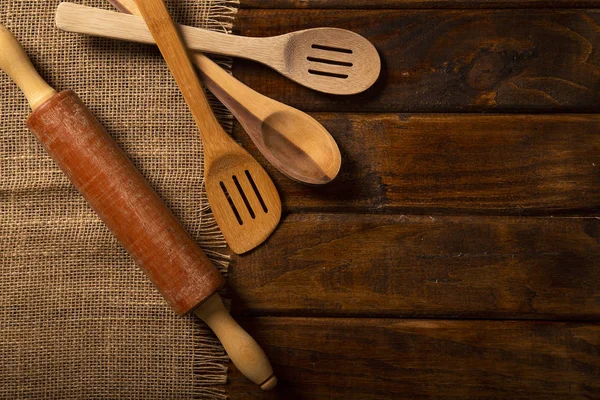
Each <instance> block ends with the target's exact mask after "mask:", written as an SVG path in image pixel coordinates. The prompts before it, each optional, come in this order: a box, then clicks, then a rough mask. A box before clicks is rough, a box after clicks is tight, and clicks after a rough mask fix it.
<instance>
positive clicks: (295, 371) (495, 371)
mask: <svg viewBox="0 0 600 400" xmlns="http://www.w3.org/2000/svg"><path fill="white" fill-rule="evenodd" d="M242 324H243V325H244V326H245V327H246V328H247V329H248V330H249V331H250V332H251V333H252V334H253V335H254V336H255V337H256V338H257V339H258V341H259V342H260V343H261V344H262V345H263V346H264V348H265V350H266V352H267V354H268V356H269V357H270V359H271V361H272V362H273V364H274V368H275V372H276V374H277V375H278V377H279V380H280V384H279V386H278V387H277V388H276V389H275V391H274V392H270V393H262V392H260V391H259V390H257V388H256V386H255V385H252V383H250V382H248V380H247V379H245V378H243V377H241V376H240V374H239V372H237V371H236V370H235V369H234V370H233V371H231V373H230V375H229V383H228V386H227V387H226V388H227V392H228V395H229V396H230V397H231V398H232V399H238V398H243V399H286V400H287V399H303V400H308V399H319V400H323V399H344V400H353V399H357V400H358V399H360V400H364V399H371V400H375V399H381V400H389V399H425V398H427V399H432V398H435V399H513V400H515V399H524V400H531V399H597V398H600V379H598V377H599V376H600V326H599V325H595V324H583V323H549V322H528V321H522V322H514V321H497V322H492V321H438V320H396V319H383V320H382V319H303V318H257V319H253V320H246V321H242Z"/></svg>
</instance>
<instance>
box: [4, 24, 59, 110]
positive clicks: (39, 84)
mask: <svg viewBox="0 0 600 400" xmlns="http://www.w3.org/2000/svg"><path fill="white" fill-rule="evenodd" d="M0 69H1V70H3V71H4V72H6V74H7V75H8V76H9V77H10V78H11V79H12V80H13V81H14V82H15V83H16V84H17V85H18V86H19V88H20V89H21V91H23V93H24V94H25V97H27V100H28V101H29V105H30V106H31V109H32V110H35V109H36V108H38V107H39V106H40V105H41V104H42V103H44V102H45V101H46V100H48V99H50V98H51V97H52V96H54V95H55V94H56V91H55V90H54V89H52V88H51V87H50V85H48V84H47V83H46V82H45V81H44V80H43V79H42V77H41V76H40V75H39V74H38V73H37V71H36V70H35V68H34V67H33V65H32V64H31V61H30V60H29V57H27V54H26V53H25V50H23V47H21V44H20V43H19V42H18V41H17V39H16V38H15V37H14V36H13V34H12V33H11V32H10V31H9V30H8V29H6V28H5V27H4V26H2V25H0Z"/></svg>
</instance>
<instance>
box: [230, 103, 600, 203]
mask: <svg viewBox="0 0 600 400" xmlns="http://www.w3.org/2000/svg"><path fill="white" fill-rule="evenodd" d="M314 116H315V118H316V119H317V120H318V121H319V122H321V123H322V124H323V125H324V126H325V128H327V129H328V130H329V132H331V134H332V135H333V137H334V138H335V139H336V141H337V143H338V145H339V147H340V149H341V152H342V169H341V171H340V174H339V176H338V177H337V178H336V180H335V181H333V182H332V183H330V184H328V185H326V186H324V187H318V188H315V187H307V186H305V185H301V184H298V183H294V182H292V181H290V180H289V179H287V178H285V177H284V176H283V175H281V174H280V173H278V172H277V171H276V170H275V169H274V168H272V167H270V166H267V168H268V170H269V172H270V175H271V176H272V177H273V178H274V179H275V181H276V184H277V186H278V187H279V190H280V193H281V195H282V199H283V203H284V207H285V208H286V209H287V210H288V211H294V212H296V211H322V210H326V211H336V212H338V211H345V212H374V213H390V212H400V213H428V212H435V213H447V214H464V213H471V214H495V215H498V214H505V215H507V214H512V215H524V214H527V215H543V214H546V215H547V214H555V213H570V214H583V213H586V214H590V213H595V212H597V211H598V210H599V209H600V136H599V135H598V131H599V130H600V117H599V116H597V115H455V114H446V115H440V114H425V115H423V114H413V115H409V114H314ZM234 136H235V138H236V139H238V140H240V141H241V143H242V144H243V145H244V146H245V147H246V148H247V149H249V150H250V151H251V152H252V153H253V154H254V155H255V156H256V157H257V159H259V161H261V162H262V163H263V165H266V164H265V162H264V159H263V158H261V156H260V155H259V153H258V152H257V151H256V150H255V148H254V147H253V145H252V143H251V141H250V140H249V139H248V138H247V137H246V135H245V134H244V133H243V132H242V131H241V130H240V129H239V125H238V126H237V127H236V129H235V133H234Z"/></svg>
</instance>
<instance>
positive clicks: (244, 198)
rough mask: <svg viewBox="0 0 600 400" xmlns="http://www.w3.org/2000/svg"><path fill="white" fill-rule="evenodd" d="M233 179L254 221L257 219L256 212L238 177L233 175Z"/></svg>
mask: <svg viewBox="0 0 600 400" xmlns="http://www.w3.org/2000/svg"><path fill="white" fill-rule="evenodd" d="M232 178H233V183H235V187H237V190H238V192H239V193H240V196H242V200H244V204H245V205H246V208H247V209H248V212H249V213H250V216H251V217H252V219H255V218H256V215H255V214H254V210H253V209H252V206H251V205H250V202H249V201H248V198H247V197H246V193H244V191H243V190H242V186H241V185H240V182H239V181H238V178H237V176H235V175H233V176H232Z"/></svg>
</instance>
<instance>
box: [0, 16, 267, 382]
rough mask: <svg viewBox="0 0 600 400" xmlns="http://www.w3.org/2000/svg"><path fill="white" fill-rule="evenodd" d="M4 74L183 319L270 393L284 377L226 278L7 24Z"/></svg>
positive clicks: (63, 163) (41, 135)
mask: <svg viewBox="0 0 600 400" xmlns="http://www.w3.org/2000/svg"><path fill="white" fill-rule="evenodd" d="M0 49H2V50H1V51H0V69H2V70H3V71H4V72H6V73H7V74H8V75H9V76H10V77H11V78H12V79H13V80H14V81H15V83H16V84H17V85H18V86H19V88H20V89H21V90H22V91H23V93H24V94H25V96H26V97H27V100H28V101H29V105H30V106H31V109H32V110H33V111H32V114H31V115H30V116H29V118H28V119H27V127H28V128H29V129H30V130H31V131H32V132H33V134H34V135H35V136H36V137H37V139H38V140H39V141H40V142H41V143H42V145H43V146H44V148H45V149H46V151H47V152H48V153H49V154H50V156H51V157H52V158H53V159H54V161H55V162H56V163H57V164H58V166H59V167H60V169H61V170H62V171H63V172H64V173H65V174H66V175H67V176H68V177H69V179H70V180H71V182H72V183H73V185H75V187H76V188H77V189H78V190H79V192H80V193H81V194H82V195H83V197H84V198H85V199H86V200H87V201H88V202H89V203H90V205H91V206H92V207H93V209H94V210H95V211H96V212H97V213H98V215H99V216H100V218H101V219H102V220H103V221H104V223H105V224H106V225H107V226H108V228H109V229H110V230H111V231H112V233H113V234H114V235H115V236H116V237H117V239H119V241H120V242H121V244H122V245H123V247H125V249H126V250H127V252H128V253H129V254H130V255H131V256H132V258H133V259H134V260H135V262H136V263H137V265H138V266H139V267H140V268H141V269H142V270H143V271H144V272H145V274H146V275H147V276H148V277H149V278H150V280H151V281H152V282H153V283H154V285H155V286H156V287H157V288H158V290H159V291H160V293H161V294H162V295H163V297H164V298H165V300H166V301H167V303H169V305H170V306H171V307H172V308H173V309H174V310H175V312H177V313H178V314H179V315H183V314H186V313H188V312H190V311H193V312H194V313H195V314H196V315H197V316H198V317H200V318H201V319H202V320H203V321H204V322H206V324H207V325H208V326H209V327H210V328H211V329H212V330H213V331H214V332H215V334H216V335H217V337H218V338H219V340H221V342H222V343H223V347H224V348H225V350H226V351H227V354H228V355H229V357H230V358H231V360H232V362H233V363H234V364H235V365H236V367H237V368H238V369H239V370H240V372H242V373H243V374H244V375H245V376H246V377H248V378H249V379H250V380H251V381H253V382H254V383H256V384H258V385H260V386H261V388H263V389H264V390H268V389H271V388H273V387H274V386H275V385H276V383H277V378H276V377H275V376H274V375H273V369H272V368H271V365H270V363H269V360H268V359H267V357H266V355H265V353H264V352H263V350H262V349H261V348H260V346H259V345H258V344H257V343H256V342H255V341H254V339H252V337H250V335H248V333H246V332H245V331H244V330H243V329H242V328H241V327H240V326H239V325H238V324H237V323H236V322H235V321H234V320H233V318H231V315H229V312H228V311H227V310H226V309H225V307H224V305H223V302H222V301H221V298H220V296H219V295H218V294H217V293H216V291H217V290H218V289H219V288H220V287H221V286H223V284H224V279H223V277H222V276H221V274H220V273H219V271H218V270H217V269H216V268H215V266H214V265H213V264H212V263H211V262H210V260H209V259H208V257H207V256H206V255H205V254H204V252H203V251H202V250H201V249H200V247H199V246H198V245H197V244H196V243H195V242H194V241H193V240H192V238H191V237H190V236H189V235H188V233H187V232H186V231H185V229H184V228H183V227H182V226H181V224H180V223H179V221H178V220H177V218H175V216H174V215H173V214H172V213H171V211H170V210H169V209H168V208H167V206H166V205H165V203H164V202H163V201H162V200H161V199H160V197H159V196H158V195H157V194H156V192H154V190H153V189H152V187H151V186H150V184H148V182H147V181H146V180H145V179H144V177H143V176H142V175H141V174H140V173H139V171H138V170H137V169H136V168H135V166H134V165H133V164H132V163H131V161H130V160H129V159H128V158H127V156H126V155H125V153H124V152H123V151H122V150H121V149H120V148H119V146H118V145H117V144H116V143H115V142H114V140H113V139H112V138H111V136H110V135H109V134H108V133H107V132H106V130H105V129H104V128H103V127H102V125H100V123H99V122H98V121H97V120H96V118H95V117H94V116H93V115H92V113H91V112H90V111H89V110H88V108H87V107H86V106H85V105H84V104H83V103H82V101H81V100H80V99H79V97H77V95H76V94H75V93H74V92H73V91H70V90H67V91H63V92H60V93H57V92H56V91H55V90H54V89H53V88H51V87H50V86H49V85H48V84H47V83H46V82H45V81H44V80H43V79H42V78H41V77H40V76H39V74H38V73H37V71H36V70H35V68H34V67H33V65H32V64H31V61H30V60H29V58H28V57H27V55H26V54H25V51H24V50H23V48H22V47H21V45H20V44H19V42H18V41H17V40H16V39H15V37H14V36H13V35H12V33H10V31H8V30H7V29H6V28H5V27H3V26H2V25H0Z"/></svg>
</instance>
